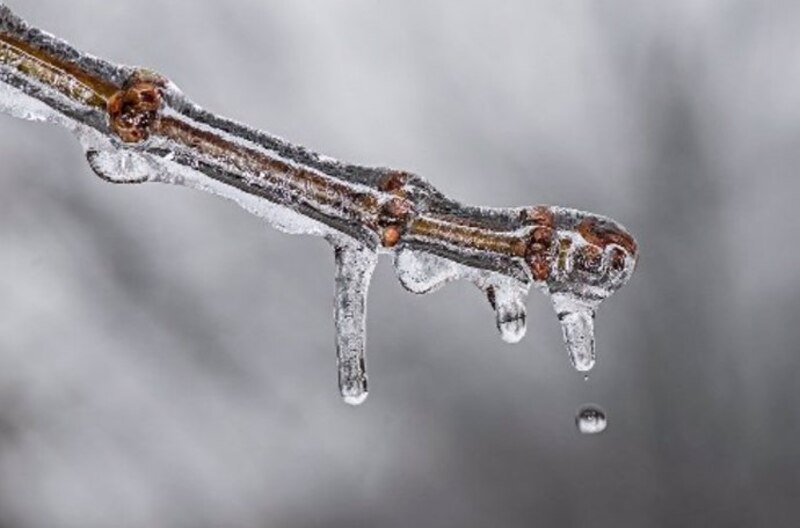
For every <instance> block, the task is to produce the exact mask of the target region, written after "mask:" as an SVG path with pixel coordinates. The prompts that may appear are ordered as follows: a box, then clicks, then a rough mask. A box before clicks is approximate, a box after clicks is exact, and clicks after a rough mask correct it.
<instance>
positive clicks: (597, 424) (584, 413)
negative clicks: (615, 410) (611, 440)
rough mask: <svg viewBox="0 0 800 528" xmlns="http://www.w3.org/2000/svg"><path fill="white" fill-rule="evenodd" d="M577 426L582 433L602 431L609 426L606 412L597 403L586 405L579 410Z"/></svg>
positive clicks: (576, 420) (576, 417)
mask: <svg viewBox="0 0 800 528" xmlns="http://www.w3.org/2000/svg"><path fill="white" fill-rule="evenodd" d="M575 426H576V427H577V428H578V431H580V432H581V433H582V434H597V433H602V432H603V431H605V430H606V427H607V426H608V420H607V419H606V413H605V412H603V409H601V408H600V407H598V406H596V405H586V406H584V407H581V408H580V409H579V410H578V414H577V415H576V416H575Z"/></svg>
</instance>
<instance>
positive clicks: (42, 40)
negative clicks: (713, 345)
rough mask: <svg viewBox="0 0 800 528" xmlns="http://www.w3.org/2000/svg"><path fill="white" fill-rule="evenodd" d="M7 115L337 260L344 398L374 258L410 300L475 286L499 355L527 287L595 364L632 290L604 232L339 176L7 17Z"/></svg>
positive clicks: (402, 178) (350, 392)
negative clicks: (388, 267)
mask: <svg viewBox="0 0 800 528" xmlns="http://www.w3.org/2000/svg"><path fill="white" fill-rule="evenodd" d="M0 110H2V111H4V112H7V113H9V114H12V115H14V116H16V117H20V118H23V119H33V120H43V121H49V122H52V123H56V124H59V125H62V126H64V127H66V128H67V129H69V130H71V131H72V132H73V133H74V134H75V135H76V137H77V138H78V140H79V141H80V143H81V145H82V146H83V148H84V150H85V152H86V158H87V160H88V162H89V165H90V166H91V168H92V169H93V170H94V172H96V173H97V174H98V176H100V177H101V178H103V179H105V180H108V181H110V182H114V183H144V182H162V183H172V184H177V185H185V186H188V187H193V188H197V189H201V190H204V191H207V192H211V193H214V194H218V195H220V196H223V197H226V198H229V199H232V200H234V201H236V202H237V203H239V204H240V205H241V206H242V207H244V208H245V209H247V210H249V211H250V212H252V213H254V214H256V215H258V216H261V217H263V218H264V219H266V220H267V221H268V222H269V223H270V224H271V225H273V226H274V227H276V228H278V229H280V230H283V231H285V232H288V233H304V234H313V235H318V236H322V237H325V239H327V240H328V241H329V242H330V243H331V244H332V245H333V246H334V248H335V254H336V288H335V290H336V301H335V317H336V328H337V332H338V338H337V347H336V348H337V354H338V365H339V387H340V389H341V392H342V395H343V397H344V398H345V400H346V401H347V402H349V403H360V402H361V401H363V400H364V398H365V397H366V391H367V379H366V371H365V363H364V342H365V335H364V328H365V321H364V318H365V316H366V295H367V290H368V286H369V281H370V277H371V275H372V271H373V269H374V267H375V264H376V261H377V254H378V253H389V254H392V255H393V256H394V261H395V267H396V270H397V275H398V277H399V279H400V281H401V282H402V284H403V285H404V286H405V287H406V288H407V289H408V290H410V291H412V292H415V293H426V292H429V291H432V290H434V289H436V288H438V287H439V286H441V285H442V284H444V283H446V282H448V281H451V280H455V279H466V280H469V281H471V282H473V283H474V284H476V285H477V286H478V287H479V288H480V289H481V290H482V291H483V292H484V293H485V294H486V296H487V298H488V300H489V302H490V303H491V305H492V307H493V308H494V310H495V313H496V321H497V327H498V329H499V330H500V332H501V335H502V337H503V339H505V340H506V341H509V342H517V341H519V340H520V339H521V338H522V337H523V335H524V333H525V305H524V300H525V297H526V295H527V293H528V290H529V289H530V286H531V285H534V286H536V287H537V288H539V289H540V290H542V291H543V292H545V293H547V294H549V295H551V297H552V299H553V303H554V306H555V309H556V312H557V314H558V317H559V320H560V321H561V323H562V327H563V331H564V338H565V343H566V345H567V349H568V351H569V354H570V359H571V361H572V362H573V364H574V366H575V367H576V368H577V369H578V370H582V371H585V370H589V369H591V368H592V366H593V364H594V360H595V354H594V335H593V328H594V325H593V319H594V315H595V311H596V309H597V306H598V305H599V303H600V302H601V301H602V300H603V299H605V298H606V297H608V296H609V295H610V294H611V293H613V292H614V291H616V290H617V289H618V288H620V287H621V286H622V285H623V284H625V283H626V282H627V281H628V279H629V278H630V275H631V273H632V272H633V270H634V268H635V265H636V260H637V256H638V255H637V246H636V242H635V241H634V239H633V237H632V236H631V235H629V234H628V232H627V231H626V230H625V229H624V228H623V227H622V226H620V225H619V224H617V223H615V222H614V221H612V220H610V219H608V218H605V217H603V216H599V215H594V214H590V213H584V212H581V211H576V210H573V209H566V208H562V207H553V206H535V207H517V208H484V207H473V206H467V205H463V204H461V203H459V202H457V201H456V200H453V199H451V198H448V197H446V196H444V195H443V194H442V193H441V192H439V191H438V190H436V189H435V188H434V187H433V186H432V185H431V184H429V183H428V182H427V181H426V180H424V179H423V178H421V177H419V176H416V175H414V174H410V173H408V172H404V171H398V170H392V169H386V168H370V167H362V166H358V165H350V164H346V163H341V162H339V161H337V160H334V159H332V158H329V157H326V156H322V155H319V154H316V153H314V152H311V151H309V150H307V149H305V148H303V147H300V146H297V145H293V144H291V143H288V142H286V141H284V140H281V139H279V138H276V137H274V136H272V135H269V134H267V133H265V132H260V131H258V130H254V129H251V128H248V127H246V126H243V125H241V124H238V123H235V122H233V121H230V120H227V119H224V118H221V117H218V116H216V115H214V114H211V113H209V112H207V111H205V110H203V109H201V108H200V107H198V106H197V105H195V104H194V103H192V102H191V101H190V100H189V99H187V98H186V96H184V94H183V93H182V92H181V91H180V90H179V89H178V88H177V87H176V86H175V85H174V84H173V83H171V82H170V81H169V80H168V79H166V78H165V77H162V76H161V75H159V74H156V73H153V72H150V71H146V70H142V69H139V68H132V67H128V66H120V65H116V64H112V63H109V62H106V61H103V60H100V59H97V58H95V57H92V56H90V55H86V54H83V53H81V52H79V51H77V50H75V49H74V48H72V47H71V46H69V45H68V44H67V43H65V42H64V41H61V40H59V39H56V38H55V37H52V36H51V35H49V34H46V33H44V32H42V31H40V30H38V29H35V28H32V27H30V26H28V25H27V24H26V23H25V22H23V21H22V20H21V19H19V18H18V17H17V16H15V15H14V14H13V13H12V12H11V11H10V10H9V9H8V8H7V7H5V6H0Z"/></svg>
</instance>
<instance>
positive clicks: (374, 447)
mask: <svg viewBox="0 0 800 528" xmlns="http://www.w3.org/2000/svg"><path fill="white" fill-rule="evenodd" d="M9 4H10V5H11V7H12V8H13V9H15V10H16V11H17V12H18V13H19V14H20V15H22V16H23V17H25V18H26V19H28V20H29V21H30V22H32V23H34V24H35V25H37V26H39V27H42V28H44V29H47V30H49V31H51V32H53V33H55V34H57V35H59V36H61V37H63V38H66V39H68V40H69V41H71V42H72V43H73V44H74V45H76V46H77V47H79V48H82V49H85V50H87V51H91V52H93V53H95V54H98V55H100V56H103V57H105V58H108V59H110V60H114V61H117V62H125V63H132V64H141V65H144V66H147V67H150V68H154V69H156V70H159V71H162V72H163V73H165V74H167V75H169V76H170V77H171V78H172V79H174V80H175V81H176V82H177V83H178V84H179V85H180V86H181V87H183V88H184V90H185V91H186V92H187V94H188V95H189V96H190V97H192V98H193V99H194V100H196V101H197V102H198V103H200V104H202V105H204V106H206V107H207V108H209V109H210V110H213V111H215V112H218V113H220V114H223V115H227V116H230V117H233V118H236V119H239V120H242V121H245V122H247V123H248V124H251V125H254V126H257V127H260V128H264V129H266V130H269V131H271V132H273V133H276V134H279V135H281V136H284V137H286V138H288V139H291V140H293V141H296V142H299V143H302V144H305V145H308V146H310V147H313V148H315V149H317V150H319V151H322V152H324V153H327V154H330V155H333V156H336V157H339V158H342V159H347V160H351V161H357V162H361V163H365V164H376V165H377V164H380V165H388V166H392V167H397V168H404V169H409V170H413V171H415V172H418V173H420V174H422V175H424V176H426V177H427V178H428V179H430V180H431V181H432V182H433V183H434V184H436V185H437V186H438V187H439V188H440V189H442V190H444V191H445V192H447V193H448V194H451V195H453V196H456V197H459V198H461V199H463V200H464V201H466V202H469V203H475V204H483V205H498V206H500V205H528V204H535V203H554V204H561V205H566V206H571V207H577V208H580V209H586V210H590V211H595V212H599V213H604V214H608V215H610V216H612V217H613V218H615V219H617V220H619V221H621V222H622V223H624V224H625V225H626V226H627V227H628V228H630V229H631V231H632V232H633V233H634V234H635V235H636V236H637V238H638V239H639V242H640V244H641V247H642V258H641V261H640V266H639V270H638V272H637V274H636V275H635V276H634V278H633V280H632V281H631V283H630V284H629V285H628V286H627V287H626V288H624V289H623V290H622V291H620V292H619V293H618V294H617V295H615V296H614V297H613V298H612V299H611V300H609V301H608V302H606V303H605V304H604V305H603V307H602V308H601V310H600V312H599V317H598V321H597V338H598V364H597V366H596V367H595V370H594V371H593V372H592V374H591V378H590V379H589V381H588V382H585V381H584V380H583V378H582V376H581V375H579V374H578V373H576V372H574V371H573V370H572V368H571V367H570V365H569V362H568V360H567V357H566V353H565V351H564V348H563V345H562V343H561V340H560V339H561V338H560V329H559V325H558V322H557V320H556V318H555V316H554V314H553V313H552V311H551V308H550V306H549V301H548V299H547V298H546V297H544V296H542V295H538V294H535V295H532V297H531V300H530V301H529V304H528V309H529V313H528V316H529V319H528V321H529V322H528V324H529V327H528V337H527V338H526V339H525V340H524V341H523V342H522V343H521V344H519V345H516V346H510V345H506V344H504V343H503V342H502V341H501V340H500V339H499V336H498V335H497V332H496V330H495V328H494V320H493V319H494V316H493V313H492V312H491V310H490V308H489V306H488V304H487V303H486V302H485V300H484V299H483V298H482V297H481V295H480V294H479V293H478V292H477V290H475V289H474V288H473V287H471V286H470V285H468V284H455V285H451V286H449V287H447V288H445V289H444V290H441V291H440V292H438V293H435V294H432V295H429V296H424V297H416V296H413V295H411V294H409V293H406V292H405V291H404V290H403V289H402V288H401V286H400V285H399V284H398V282H397V281H396V279H395V278H394V276H393V272H392V270H391V266H390V265H389V262H388V261H383V262H381V264H380V265H379V268H378V271H377V273H376V277H375V281H373V285H372V291H371V295H370V317H369V338H368V360H369V372H370V382H371V383H370V388H371V395H370V398H369V399H368V400H367V402H366V403H365V404H364V405H363V406H362V407H360V408H351V407H349V406H347V405H345V404H343V403H342V402H341V400H340V398H339V396H338V391H337V387H336V372H335V364H334V331H333V322H332V318H331V310H332V299H331V294H332V290H333V257H332V252H331V250H330V249H329V248H328V247H327V245H326V244H325V243H324V242H323V241H321V240H318V239H311V238H303V237H291V236H287V235H282V234H279V233H278V232H276V231H273V230H270V229H268V228H267V227H266V226H265V225H263V224H262V223H261V222H260V221H259V220H258V219H256V218H255V217H252V216H250V215H248V214H247V213H245V212H243V211H242V210H240V209H238V208H237V207H236V206H235V205H233V204H232V203H229V202H225V201H223V200H220V199H217V198H214V197H211V196H207V195H204V194H202V193H197V192H192V191H188V190H185V189H182V188H172V187H164V186H157V185H145V186H139V187H124V186H113V185H109V184H107V183H104V182H102V181H101V180H99V179H98V178H96V177H95V176H94V175H93V174H92V173H91V172H90V170H89V168H88V166H87V165H86V164H85V162H84V160H83V158H82V153H81V150H80V149H79V147H78V145H77V143H76V142H75V141H74V139H73V138H72V137H70V135H69V134H68V133H67V132H66V131H64V130H62V129H58V128H54V127H48V126H44V125H40V124H32V123H28V122H22V121H18V120H13V119H11V118H10V117H7V116H2V117H0V153H2V167H3V174H2V177H0V525H1V526H2V527H3V528H16V527H36V528H38V527H48V528H49V527H129V526H130V527H145V526H146V527H170V528H171V527H214V528H216V527H265V528H273V527H288V528H306V527H318V526H319V527H323V526H324V527H331V528H336V527H347V528H353V527H360V526H376V527H390V528H391V527H397V528H406V527H409V526H420V527H428V526H432V527H445V526H460V527H486V526H502V527H510V528H513V527H530V526H554V527H556V526H557V527H564V526H581V527H583V526H586V527H589V526H591V527H620V526H636V527H640V526H642V527H644V526H647V527H650V526H664V527H674V526H698V527H699V526H742V527H752V526H771V527H773V528H774V527H783V526H793V525H794V523H796V519H797V515H798V513H799V512H800V505H798V502H797V491H798V489H799V488H800V412H798V409H797V401H798V399H799V398H800V383H799V382H798V374H800V345H798V342H800V325H799V324H798V321H797V318H798V308H799V307H800V304H799V303H800V279H798V276H797V274H798V271H799V270H800V245H799V244H798V242H796V241H795V236H797V234H798V233H800V220H798V213H797V209H796V207H797V206H796V201H797V196H798V192H800V183H798V175H797V171H798V167H800V148H798V143H799V142H800V3H798V2H797V1H796V0H772V1H769V2H761V1H757V0H752V1H749V2H748V1H744V0H718V1H698V0H676V1H671V2H656V1H654V0H646V1H644V0H624V1H618V2H617V1H613V2H612V1H598V0H577V1H563V0H537V1H528V0H517V1H504V2H497V1H490V0H485V1H468V2H467V1H455V0H453V1H444V0H435V1H434V0H427V1H425V2H421V1H420V2H411V1H408V0H391V1H380V2H378V1H366V0H329V1H324V2H323V1H320V0H291V1H283V2H279V1H277V0H275V1H267V0H228V1H226V2H221V1H220V2H212V1H205V2H199V1H189V0H184V1H169V2H165V1H164V0H136V1H134V0H117V1H114V2H109V1H102V2H101V1H97V0H72V1H70V2H65V1H64V0H15V1H13V0H12V1H11V2H9ZM585 402H597V403H599V404H601V405H602V406H603V407H604V408H605V410H606V411H607V412H608V415H609V428H608V430H607V431H606V432H605V433H603V434H601V435H596V436H582V435H580V434H578V433H577V431H576V429H575V425H574V421H573V420H574V414H575V411H576V409H577V408H578V407H579V406H580V405H581V404H583V403H585Z"/></svg>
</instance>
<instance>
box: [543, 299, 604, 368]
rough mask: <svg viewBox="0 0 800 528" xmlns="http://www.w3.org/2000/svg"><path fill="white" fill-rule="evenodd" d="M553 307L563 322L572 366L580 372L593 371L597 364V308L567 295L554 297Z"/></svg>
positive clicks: (562, 325) (563, 330)
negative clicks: (595, 338) (595, 344)
mask: <svg viewBox="0 0 800 528" xmlns="http://www.w3.org/2000/svg"><path fill="white" fill-rule="evenodd" d="M553 305H554V307H555V309H556V313H557V314H558V319H559V320H560V321H561V330H562V333H563V335H564V344H565V345H566V346H567V352H568V353H569V359H570V362H572V366H573V367H575V369H576V370H578V371H580V372H587V371H589V370H592V367H594V362H595V350H594V311H595V306H593V305H592V304H590V303H586V302H582V301H579V300H577V299H575V298H573V297H569V296H567V295H554V296H553Z"/></svg>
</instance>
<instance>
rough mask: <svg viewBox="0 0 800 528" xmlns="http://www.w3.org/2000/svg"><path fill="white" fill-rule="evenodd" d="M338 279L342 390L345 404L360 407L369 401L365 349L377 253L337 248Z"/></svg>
mask: <svg viewBox="0 0 800 528" xmlns="http://www.w3.org/2000/svg"><path fill="white" fill-rule="evenodd" d="M334 258H335V260H336V278H335V293H334V309H333V312H334V321H335V324H336V360H337V364H338V368H339V390H340V392H341V394H342V398H344V401H345V402H347V403H349V404H350V405H359V404H360V403H363V401H364V400H366V399H367V368H366V358H365V355H364V349H365V345H366V339H367V336H366V333H367V322H366V317H367V291H368V290H369V282H370V279H371V278H372V272H373V271H374V270H375V265H376V264H377V263H378V255H377V253H375V251H372V250H370V249H367V248H364V247H357V246H347V245H340V246H335V249H334Z"/></svg>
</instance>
